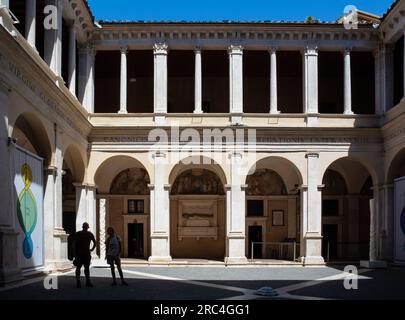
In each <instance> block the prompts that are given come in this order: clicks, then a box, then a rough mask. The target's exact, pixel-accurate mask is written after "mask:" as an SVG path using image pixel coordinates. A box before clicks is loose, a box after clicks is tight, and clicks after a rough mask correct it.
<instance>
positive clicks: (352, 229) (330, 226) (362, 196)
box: [322, 158, 373, 261]
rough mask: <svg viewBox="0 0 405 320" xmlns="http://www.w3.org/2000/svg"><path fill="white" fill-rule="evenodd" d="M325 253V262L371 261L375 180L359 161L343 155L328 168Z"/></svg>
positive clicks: (324, 191)
mask: <svg viewBox="0 0 405 320" xmlns="http://www.w3.org/2000/svg"><path fill="white" fill-rule="evenodd" d="M322 184H323V186H324V187H323V189H322V236H323V239H322V255H323V257H324V259H325V261H359V260H368V259H369V252H370V200H371V199H372V198H373V191H372V186H373V180H372V176H371V174H370V172H369V170H368V169H367V168H366V167H365V166H364V165H363V164H361V163H360V162H359V161H357V160H354V159H350V158H342V159H339V160H337V161H335V162H333V163H332V164H331V165H330V166H329V167H328V169H327V170H326V171H325V174H324V176H323V181H322Z"/></svg>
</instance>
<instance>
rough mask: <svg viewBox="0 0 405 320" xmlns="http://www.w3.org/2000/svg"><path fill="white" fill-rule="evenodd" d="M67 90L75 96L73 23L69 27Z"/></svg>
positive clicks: (74, 29)
mask: <svg viewBox="0 0 405 320" xmlns="http://www.w3.org/2000/svg"><path fill="white" fill-rule="evenodd" d="M68 81H69V83H68V86H69V90H70V92H71V93H72V94H73V95H74V96H75V95H76V25H75V23H74V21H71V22H70V25H69V79H68Z"/></svg>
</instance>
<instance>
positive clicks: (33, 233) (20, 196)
mask: <svg viewBox="0 0 405 320" xmlns="http://www.w3.org/2000/svg"><path fill="white" fill-rule="evenodd" d="M14 173H15V174H14V186H15V199H16V203H15V215H16V219H15V221H16V230H18V231H19V234H18V241H17V253H18V259H19V265H20V267H21V268H22V269H29V268H35V267H39V266H42V265H43V264H44V223H43V217H44V214H43V165H42V159H41V158H39V157H37V156H35V155H33V154H31V153H29V152H28V151H25V150H24V149H21V148H16V149H15V151H14Z"/></svg>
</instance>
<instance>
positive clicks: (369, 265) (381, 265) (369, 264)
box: [360, 260, 387, 269]
mask: <svg viewBox="0 0 405 320" xmlns="http://www.w3.org/2000/svg"><path fill="white" fill-rule="evenodd" d="M360 267H363V268H366V269H385V268H387V263H386V262H385V261H381V260H363V261H360Z"/></svg>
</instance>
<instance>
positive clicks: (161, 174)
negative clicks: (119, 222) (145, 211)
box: [149, 152, 172, 264]
mask: <svg viewBox="0 0 405 320" xmlns="http://www.w3.org/2000/svg"><path fill="white" fill-rule="evenodd" d="M165 158H166V154H164V153H160V152H157V153H155V154H154V155H153V159H154V180H155V181H154V185H150V224H151V230H150V238H151V256H150V257H149V262H150V263H153V264H167V263H169V262H170V261H171V260H172V258H171V256H170V199H169V190H170V186H169V185H167V184H165V177H166V159H165Z"/></svg>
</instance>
